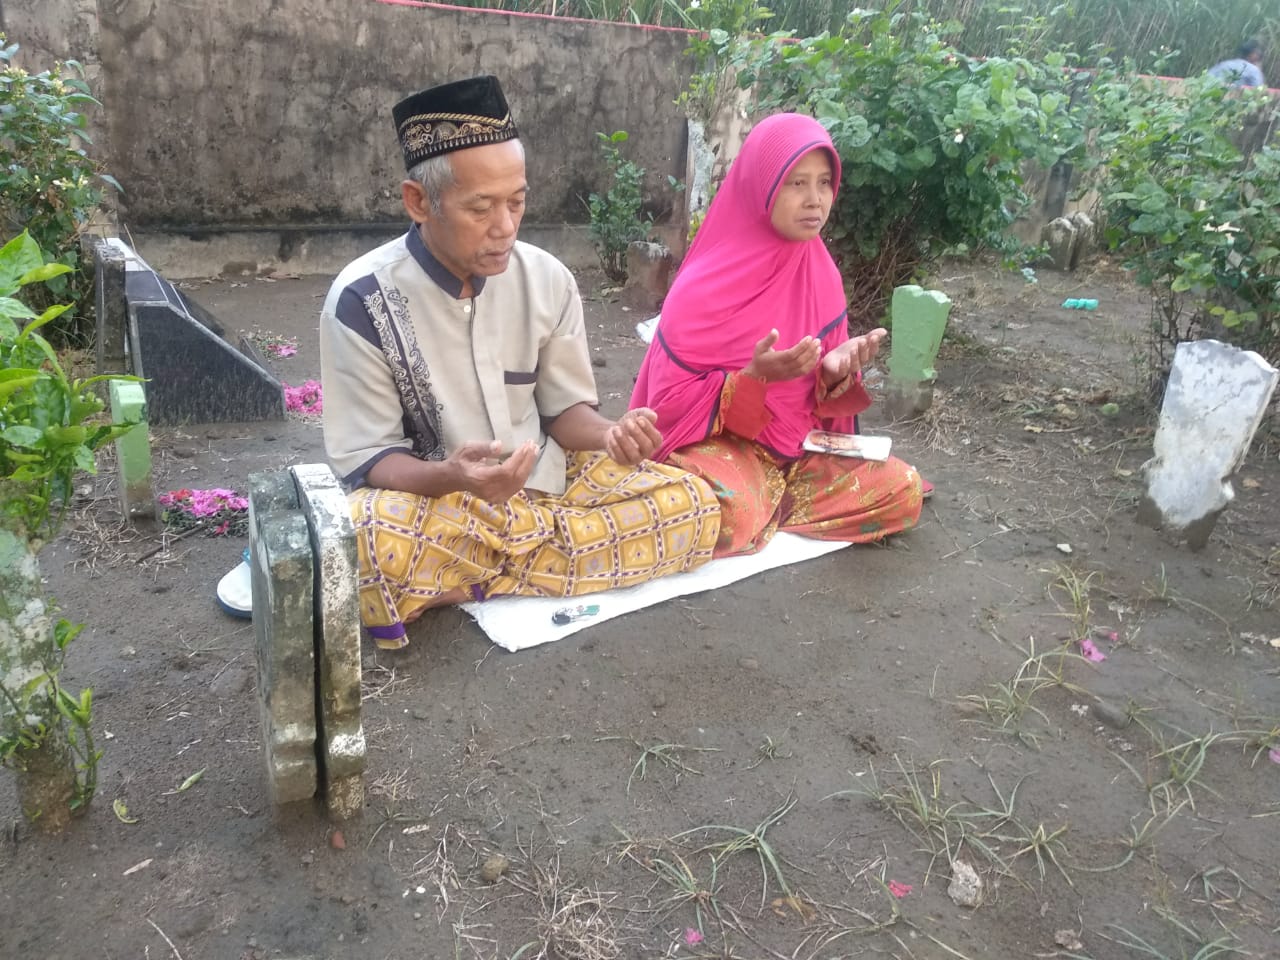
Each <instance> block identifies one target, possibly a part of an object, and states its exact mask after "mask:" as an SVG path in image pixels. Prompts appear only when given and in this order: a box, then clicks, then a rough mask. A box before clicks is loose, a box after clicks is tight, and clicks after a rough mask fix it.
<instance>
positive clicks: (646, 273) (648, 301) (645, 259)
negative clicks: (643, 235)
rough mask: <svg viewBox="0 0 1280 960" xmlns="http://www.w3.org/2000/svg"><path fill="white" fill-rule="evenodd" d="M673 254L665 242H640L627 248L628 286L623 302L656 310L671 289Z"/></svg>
mask: <svg viewBox="0 0 1280 960" xmlns="http://www.w3.org/2000/svg"><path fill="white" fill-rule="evenodd" d="M673 264H674V260H673V258H672V256H671V251H670V250H669V249H668V248H667V247H666V246H664V245H663V244H661V243H646V242H645V241H643V240H637V241H635V242H634V243H632V244H631V245H630V246H628V247H627V284H626V286H625V287H624V288H623V299H624V300H625V301H626V302H627V304H628V305H629V306H632V307H636V308H638V309H641V310H653V309H656V308H657V307H659V306H661V304H662V301H663V300H665V299H666V296H667V291H668V290H670V289H671V268H672V266H673Z"/></svg>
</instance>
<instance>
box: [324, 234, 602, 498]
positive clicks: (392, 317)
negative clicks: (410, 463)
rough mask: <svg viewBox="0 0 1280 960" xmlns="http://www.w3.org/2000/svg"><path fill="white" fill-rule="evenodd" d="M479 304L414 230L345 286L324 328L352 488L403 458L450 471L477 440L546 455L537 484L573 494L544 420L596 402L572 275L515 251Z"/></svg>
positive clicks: (483, 287) (335, 455) (329, 301)
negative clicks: (398, 455)
mask: <svg viewBox="0 0 1280 960" xmlns="http://www.w3.org/2000/svg"><path fill="white" fill-rule="evenodd" d="M472 283H473V286H474V287H475V288H476V290H477V292H476V295H475V296H473V297H470V298H466V299H458V296H457V295H458V293H459V292H460V291H461V289H462V284H461V281H459V280H458V279H457V278H456V277H454V276H453V275H452V274H450V273H449V272H448V270H446V269H445V268H444V267H443V266H442V265H441V264H440V262H439V261H438V260H436V259H435V258H434V257H433V256H432V255H431V253H430V252H429V251H428V250H427V248H426V245H425V244H424V243H423V242H422V239H421V236H420V235H419V232H418V230H417V228H416V227H414V228H411V229H410V230H409V232H408V233H407V234H405V235H404V236H402V237H399V238H398V239H396V240H393V241H391V242H390V243H387V244H384V245H383V246H381V247H378V248H377V249H376V250H373V251H370V252H369V253H367V254H365V255H364V256H362V257H360V258H359V259H358V260H356V261H354V262H353V263H351V264H350V265H349V266H347V267H346V269H344V270H343V271H342V272H341V273H340V274H339V275H338V277H337V279H336V280H335V281H334V283H333V286H332V287H331V288H330V290H329V295H328V297H327V298H326V300H325V304H324V309H323V311H322V314H321V318H320V367H321V379H322V382H323V386H324V441H325V450H326V452H327V453H328V455H329V459H330V460H331V461H332V463H333V466H334V468H335V470H336V471H337V473H338V475H339V476H340V477H342V478H343V479H344V482H345V483H346V484H347V485H348V486H349V487H355V486H360V485H361V484H363V483H365V478H366V476H367V475H368V472H369V469H370V468H371V467H372V466H373V465H374V464H375V463H377V462H378V461H379V460H380V459H382V457H384V456H386V455H387V454H388V453H391V452H393V451H397V450H398V451H405V452H409V453H413V454H415V455H416V456H418V457H420V458H422V459H432V460H440V459H443V458H444V457H445V456H447V455H448V454H450V453H452V452H453V451H454V450H456V449H457V448H458V447H459V446H461V445H462V444H464V443H467V442H470V441H481V442H483V441H492V440H498V441H500V442H501V443H502V450H503V454H504V455H505V454H509V453H510V452H511V451H512V450H514V449H515V448H516V447H517V446H519V445H520V444H521V443H523V442H524V441H526V440H533V441H536V442H537V443H538V445H539V446H540V447H541V453H540V455H539V457H538V461H537V464H536V466H535V467H534V470H533V473H532V475H531V476H530V478H529V481H528V484H527V486H529V487H531V488H533V489H536V490H542V491H545V492H546V493H550V494H554V495H559V494H562V493H564V490H565V454H564V451H563V450H562V449H561V448H560V446H559V445H558V444H557V443H556V442H555V441H554V440H552V439H551V438H550V437H548V436H547V435H546V433H545V431H544V429H543V423H544V421H545V422H549V421H550V420H552V419H554V418H555V417H557V416H558V415H559V414H561V413H563V412H564V411H565V410H566V409H568V408H569V407H571V406H573V405H574V404H576V403H589V404H592V405H594V404H596V403H597V396H596V389H595V379H594V377H593V376H592V373H591V357H590V353H589V351H588V348H587V338H586V331H585V329H584V326H583V319H582V301H581V299H580V297H579V295H578V288H577V284H576V283H575V282H574V279H573V275H572V274H571V273H570V272H569V270H568V269H567V268H566V267H565V266H564V265H563V264H562V263H560V261H558V260H557V259H555V257H553V256H551V255H550V254H549V253H546V252H545V251H543V250H539V249H538V248H537V247H532V246H529V245H528V244H525V243H517V244H516V246H515V250H514V251H513V253H512V255H511V260H510V265H509V266H508V267H507V269H506V270H505V271H504V272H503V273H501V274H498V275H497V276H493V277H487V278H474V279H473V281H472Z"/></svg>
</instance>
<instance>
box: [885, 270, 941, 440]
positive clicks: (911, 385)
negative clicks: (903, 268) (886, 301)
mask: <svg viewBox="0 0 1280 960" xmlns="http://www.w3.org/2000/svg"><path fill="white" fill-rule="evenodd" d="M890 311H891V314H892V317H893V347H892V352H891V353H890V355H889V385H888V387H887V388H886V390H885V405H886V407H887V408H888V410H889V414H890V416H892V417H894V418H895V419H897V420H907V419H910V418H912V417H918V416H920V415H921V414H922V413H924V412H925V411H926V410H928V409H929V407H931V406H932V405H933V382H934V380H935V379H937V376H938V371H937V370H935V369H934V367H933V362H934V360H935V359H937V356H938V350H939V349H940V348H941V346H942V334H943V333H944V332H945V331H946V329H947V316H948V314H950V312H951V301H950V300H949V299H948V298H947V295H946V294H945V293H942V292H941V291H939V290H924V289H922V288H920V287H917V286H915V285H914V284H908V285H907V286H903V287H898V288H897V289H896V290H894V291H893V300H892V303H891V305H890Z"/></svg>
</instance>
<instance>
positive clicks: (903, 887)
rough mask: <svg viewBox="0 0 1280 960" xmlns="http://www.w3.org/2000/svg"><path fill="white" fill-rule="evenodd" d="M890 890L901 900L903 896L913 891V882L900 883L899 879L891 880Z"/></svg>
mask: <svg viewBox="0 0 1280 960" xmlns="http://www.w3.org/2000/svg"><path fill="white" fill-rule="evenodd" d="M889 892H890V893H892V894H893V895H894V896H895V897H897V898H898V899H899V900H901V899H902V898H903V897H905V896H906V895H907V894H908V893H910V892H911V884H909V883H899V882H898V881H897V880H890V881H889Z"/></svg>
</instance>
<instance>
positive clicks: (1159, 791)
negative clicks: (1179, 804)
mask: <svg viewBox="0 0 1280 960" xmlns="http://www.w3.org/2000/svg"><path fill="white" fill-rule="evenodd" d="M1222 739H1223V735H1222V734H1219V733H1213V732H1212V731H1210V732H1209V733H1206V734H1204V735H1203V736H1199V737H1192V738H1191V739H1189V740H1184V741H1183V742H1181V743H1175V744H1174V745H1173V746H1170V747H1164V748H1163V749H1162V750H1160V752H1159V753H1157V754H1155V755H1154V756H1153V757H1152V759H1153V760H1156V761H1160V760H1163V761H1164V762H1165V764H1166V776H1165V777H1164V779H1162V780H1159V781H1157V782H1156V783H1155V784H1154V785H1153V786H1152V787H1151V789H1150V791H1149V792H1150V797H1151V803H1152V807H1151V809H1152V812H1153V813H1154V812H1155V804H1156V802H1157V801H1163V802H1164V804H1165V809H1166V810H1172V809H1173V807H1174V806H1175V800H1176V799H1177V798H1178V797H1180V796H1185V798H1186V800H1187V803H1188V804H1189V805H1190V806H1191V810H1192V812H1194V811H1195V809H1196V799H1195V794H1194V793H1193V792H1192V789H1191V788H1192V787H1199V788H1200V789H1201V790H1204V791H1205V792H1206V793H1211V794H1213V795H1214V796H1215V797H1220V796H1221V795H1220V794H1219V793H1218V792H1217V791H1216V790H1214V789H1213V788H1212V787H1210V786H1209V785H1208V784H1206V783H1205V782H1204V781H1203V780H1202V779H1201V776H1200V774H1201V773H1202V772H1203V771H1204V762H1205V759H1206V758H1207V757H1208V755H1209V748H1210V747H1212V746H1213V745H1214V744H1215V743H1217V742H1218V741H1220V740H1222Z"/></svg>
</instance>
